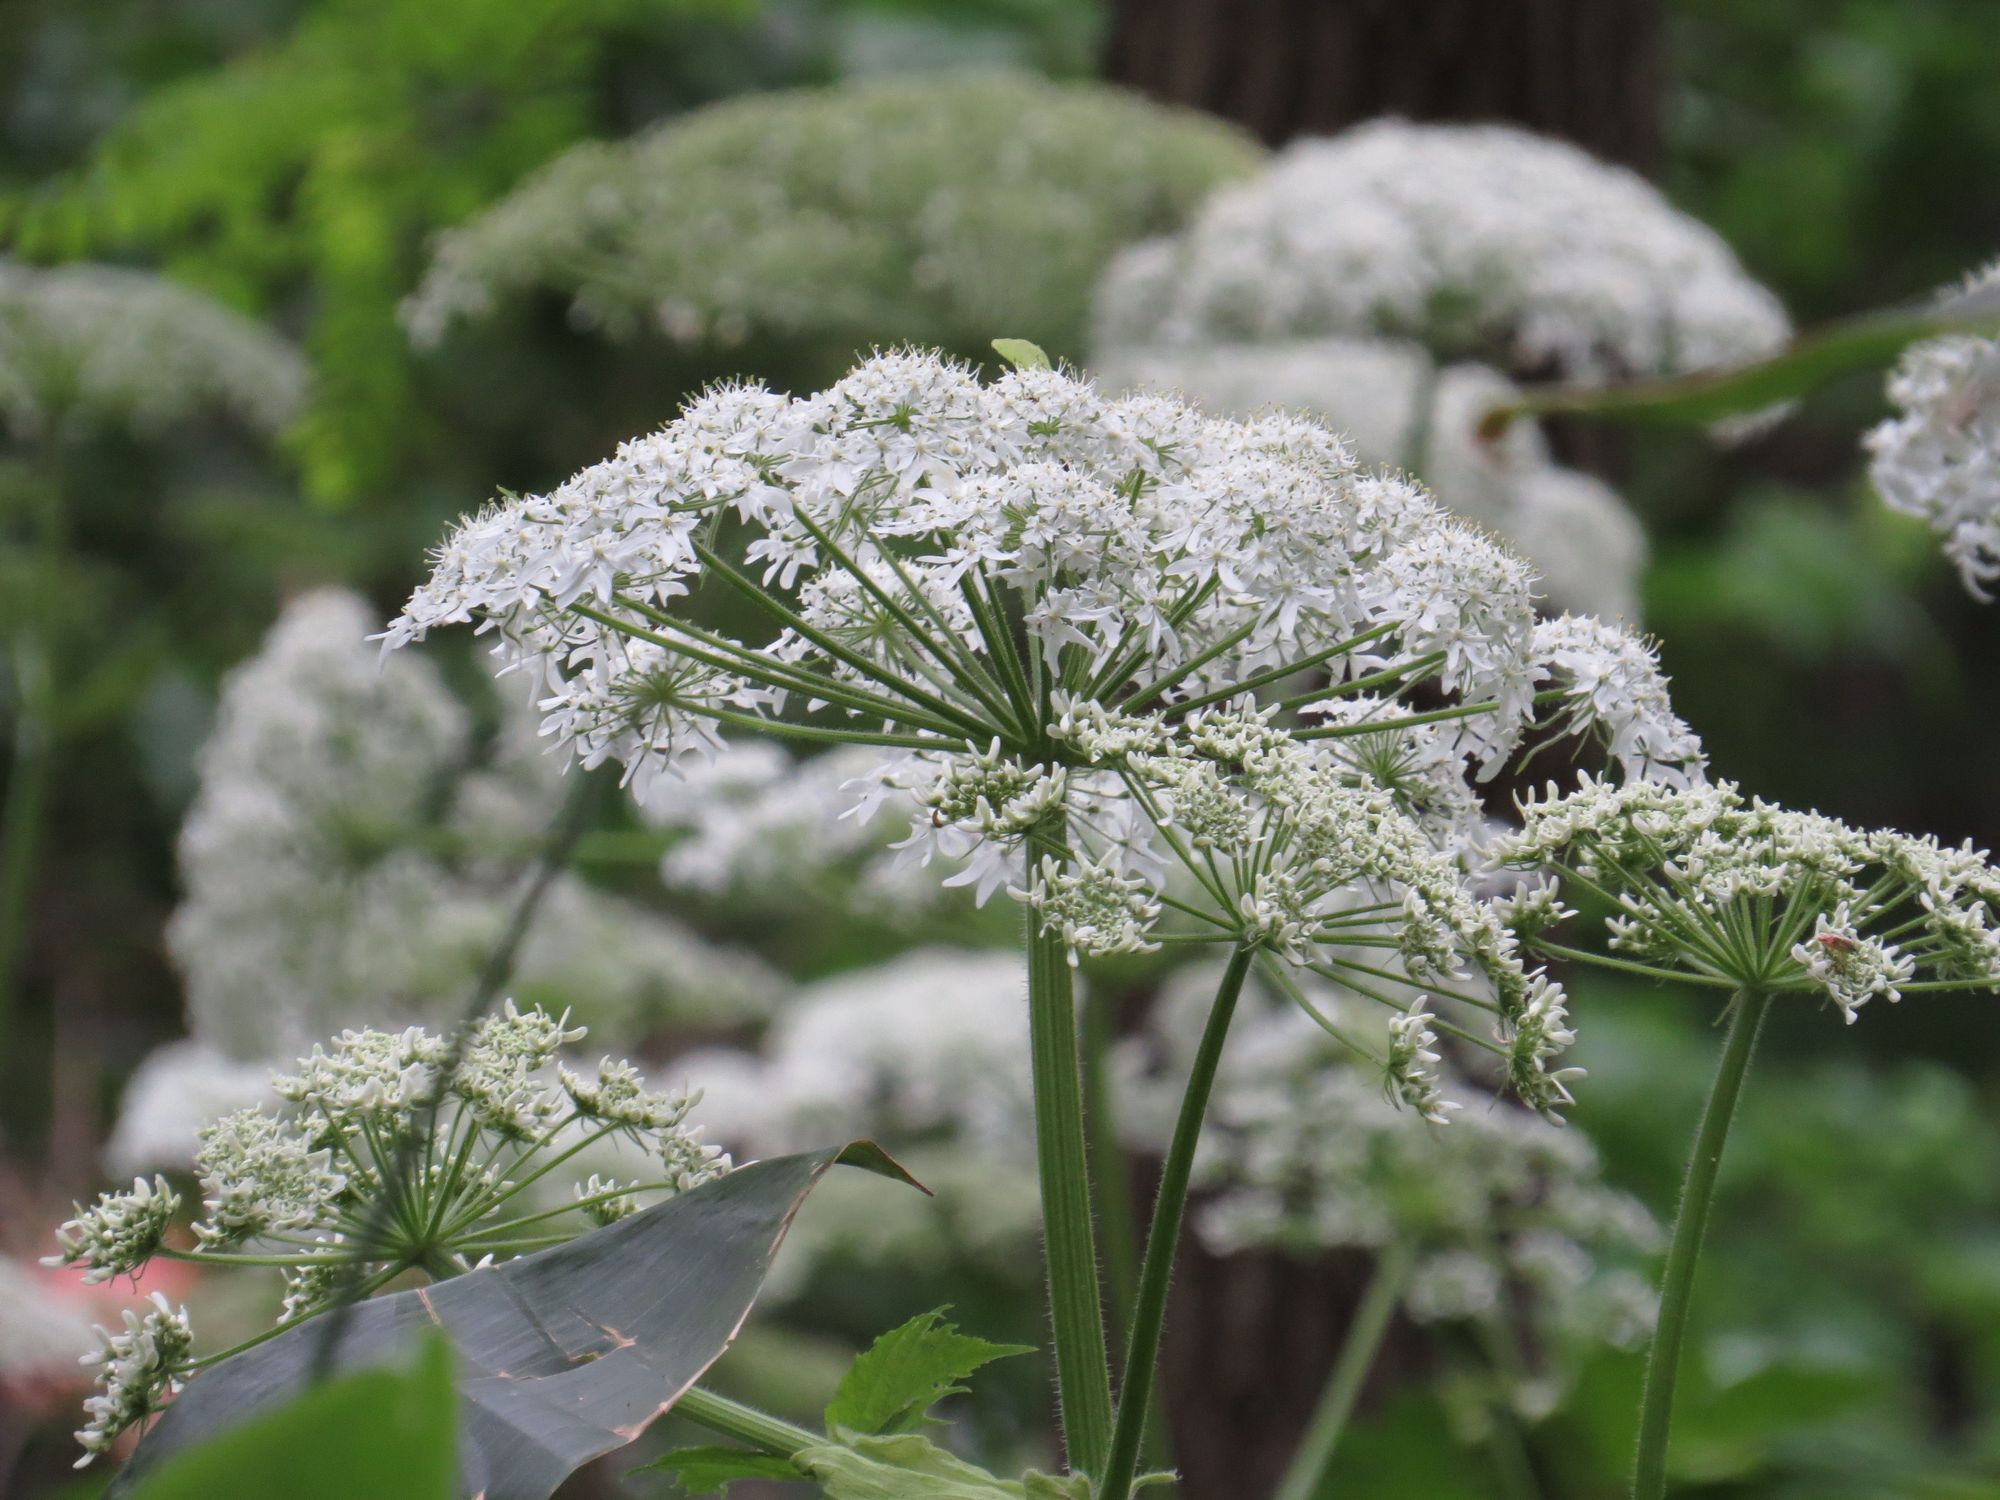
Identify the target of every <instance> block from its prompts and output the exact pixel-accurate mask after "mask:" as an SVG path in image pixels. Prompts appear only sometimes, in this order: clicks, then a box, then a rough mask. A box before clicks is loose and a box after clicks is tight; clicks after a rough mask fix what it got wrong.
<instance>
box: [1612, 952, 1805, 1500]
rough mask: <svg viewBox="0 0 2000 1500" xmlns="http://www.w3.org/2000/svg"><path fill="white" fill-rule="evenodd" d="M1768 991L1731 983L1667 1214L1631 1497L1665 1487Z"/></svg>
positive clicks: (1656, 1499)
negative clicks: (1689, 1346) (1692, 1323)
mask: <svg viewBox="0 0 2000 1500" xmlns="http://www.w3.org/2000/svg"><path fill="white" fill-rule="evenodd" d="M1770 1006H1771V997H1770V995H1769V994H1766V993H1764V992H1762V991H1759V990H1748V989H1744V990H1738V991H1737V992H1736V998H1735V999H1734V1000H1732V1001H1731V1002H1730V1018H1729V1035H1728V1037H1727V1039H1726V1040H1725V1041H1724V1042H1723V1044H1722V1060H1721V1062H1720V1063H1719V1064H1718V1065H1717V1067H1716V1070H1715V1084H1714V1087H1713V1088H1712V1089H1711V1090H1710V1091H1709V1096H1708V1104H1707V1105H1706V1106H1705V1107H1704V1108H1703V1110H1702V1112H1701V1125H1700V1127H1699V1128H1698V1129H1697V1130H1696V1131H1695V1137H1694V1152H1693V1154H1692V1155H1690V1156H1689V1157H1688V1169H1687V1181H1686V1182H1685V1183H1684V1184H1683V1185H1682V1187H1681V1206H1680V1212H1679V1213H1678V1214H1677V1215H1676V1216H1675V1218H1674V1235H1673V1240H1672V1241H1671V1243H1670V1244H1669V1245H1668V1247H1667V1265H1666V1270H1665V1272H1664V1273H1663V1274H1662V1276H1661V1278H1660V1315H1659V1320H1658V1321H1657V1322H1656V1323H1655V1325H1654V1331H1653V1347H1652V1348H1651V1350H1650V1351H1648V1353H1647V1355H1646V1385H1645V1391H1644V1394H1643V1395H1642V1396H1641V1397H1640V1399H1639V1450H1638V1454H1637V1456H1636V1457H1635V1459H1634V1461H1633V1465H1632V1496H1633V1500H1661V1497H1663V1496H1664V1495H1665V1494H1666V1492H1667V1436H1668V1432H1669V1430H1670V1429H1671V1427H1672V1425H1673V1416H1674V1380H1675V1377H1676V1375H1677V1374H1678V1373H1679V1368H1680V1355H1681V1343H1682V1340H1683V1339H1684V1338H1685V1336H1686V1333H1687V1318H1688V1307H1689V1304H1690V1302H1691V1299H1692V1296H1693V1292H1694V1272H1695V1265H1696V1263H1697V1262H1698V1261H1699V1260H1700V1259H1701V1241H1702V1236H1703V1235H1704V1234H1705V1233H1706V1232H1707V1229H1708V1214H1709V1209H1710V1207H1711V1206H1712V1205H1713V1203H1714V1201H1715V1180H1716V1174H1717V1171H1718V1169H1719V1168H1720V1167H1721V1165H1722V1148H1723V1145H1724V1144H1725V1143H1726V1142H1727V1141H1728V1139H1729V1125H1730V1122H1731V1120H1732V1119H1733V1118H1734V1117H1735V1114H1736V1103H1737V1100H1738V1099H1739V1098H1740V1097H1741V1096H1742V1093H1743V1079H1744V1075H1745V1074H1747V1073H1748V1072H1749V1071H1750V1055H1751V1053H1753V1052H1754V1051H1755V1050H1756V1048H1757V1033H1758V1031H1759V1030H1760V1029H1761V1028H1762V1027H1763V1024H1764V1014H1765V1012H1766V1011H1768V1010H1769V1009H1770Z"/></svg>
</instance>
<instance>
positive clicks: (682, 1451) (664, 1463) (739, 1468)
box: [636, 1448, 799, 1495]
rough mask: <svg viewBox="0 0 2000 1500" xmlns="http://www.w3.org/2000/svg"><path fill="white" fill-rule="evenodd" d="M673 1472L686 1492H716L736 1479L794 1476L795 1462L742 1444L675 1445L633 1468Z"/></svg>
mask: <svg viewBox="0 0 2000 1500" xmlns="http://www.w3.org/2000/svg"><path fill="white" fill-rule="evenodd" d="M652 1471H658V1472H660V1473H663V1474H669V1475H672V1476H673V1479H674V1482H675V1483H677V1484H678V1485H680V1487H681V1488H682V1489H684V1490H686V1491H687V1492H688V1493H689V1494H690V1495H719V1494H722V1493H723V1492H724V1491H726V1490H727V1489H728V1488H729V1486H730V1485H731V1484H733V1483H734V1482H735V1481H737V1480H739V1479H797V1478H798V1477H799V1470H798V1465H796V1464H794V1463H792V1462H791V1460H789V1459H784V1458H774V1457H772V1456H771V1455H770V1454H768V1453H752V1452H750V1451H749V1450H748V1449H745V1448H678V1449H676V1450H675V1451H674V1452H672V1453H669V1454H667V1455H666V1456H665V1457H664V1458H659V1459H655V1460H654V1461H653V1462H652V1463H649V1464H644V1465H641V1466H640V1469H639V1470H637V1471H636V1472H640V1473H647V1472H652Z"/></svg>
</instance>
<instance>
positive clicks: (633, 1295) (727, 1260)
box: [106, 1141, 921, 1500]
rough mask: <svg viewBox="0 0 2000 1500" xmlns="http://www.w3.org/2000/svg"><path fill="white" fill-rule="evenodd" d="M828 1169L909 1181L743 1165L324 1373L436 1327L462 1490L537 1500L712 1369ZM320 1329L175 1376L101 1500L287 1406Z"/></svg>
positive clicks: (795, 1165) (561, 1250)
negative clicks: (176, 1386)
mask: <svg viewBox="0 0 2000 1500" xmlns="http://www.w3.org/2000/svg"><path fill="white" fill-rule="evenodd" d="M837 1162H845V1163H848V1164H850V1165H854V1166H859V1167H862V1168H865V1169H867V1170H869V1171H873V1172H877V1173H880V1174H882V1175H884V1176H888V1177H893V1178H896V1179H899V1180H901V1181H903V1182H906V1183H910V1184H911V1185H912V1186H919V1187H920V1186H921V1184H918V1183H917V1182H916V1181H915V1179H914V1178H912V1177H911V1176H910V1175H909V1174H908V1173H907V1172H905V1171H904V1170H903V1169H902V1168H901V1167H900V1166H898V1165H897V1164H896V1163H895V1161H894V1160H893V1159H892V1158H890V1157H889V1156H888V1154H887V1153H886V1152H884V1151H883V1150H882V1149H881V1148H880V1147H879V1146H876V1145H874V1144H873V1143H872V1142H868V1141H859V1142H854V1143H851V1144H849V1145H846V1146H842V1147H837V1148H834V1149H830V1150H826V1151H818V1152H811V1153H808V1154H805V1155H800V1156H786V1157H779V1158H777V1159H775V1160H772V1161H763V1162H753V1163H752V1164H750V1165H749V1166H745V1167H739V1168H738V1169H737V1170H736V1171H734V1172H731V1173H730V1174H729V1175H727V1176H726V1177H723V1178H720V1179H718V1180H717V1181H714V1182H710V1183H705V1184H704V1185H702V1186H701V1187H698V1188H694V1189H692V1190H691V1191H689V1192H685V1193H681V1194H678V1195H676V1196H675V1197H673V1198H669V1199H668V1200H667V1201H666V1202H664V1203H659V1204H655V1205H654V1206H653V1207H651V1208H648V1209H644V1210H642V1211H641V1212H639V1213H636V1214H634V1215H632V1216H631V1217H630V1218H627V1219H621V1220H620V1221H619V1222H617V1223H616V1224H612V1225H610V1226H609V1227H607V1228H604V1229H599V1230H595V1231H593V1232H592V1233H589V1234H586V1235H583V1236H580V1237H579V1238H577V1239H574V1240H571V1241H570V1242H569V1243H567V1244H564V1245H558V1246H556V1247H555V1248H554V1249H551V1250H544V1251H541V1252H540V1253H538V1254H535V1255H529V1256H523V1257H522V1258H521V1259H519V1260H512V1261H508V1262H507V1263H506V1264H504V1265H499V1266H493V1267H490V1268H488V1269H486V1270H481V1271H472V1272H468V1273H467V1274H466V1275H464V1276H460V1277H457V1278H455V1279H454V1280H451V1281H444V1282H439V1283H437V1284H436V1285H433V1286H428V1287H424V1288H421V1289H419V1290H416V1291H410V1292H398V1293H395V1294H393V1295H390V1296H386V1297H377V1298H374V1299H372V1300H370V1301H367V1302H363V1303H360V1304H358V1305H356V1306H355V1307H353V1308H351V1309H350V1310H349V1313H348V1316H347V1318H346V1320H345V1326H344V1327H343V1328H342V1329H341V1331H340V1340H339V1344H338V1347H337V1348H336V1349H335V1350H334V1351H333V1352H332V1358H331V1360H330V1362H329V1368H331V1369H332V1370H335V1371H351V1370H359V1369H366V1368H370V1367H372V1366H376V1365H380V1364H383V1363H385V1362H387V1361H389V1360H392V1359H396V1358H400V1357H405V1355H406V1351H407V1350H408V1348H409V1347H410V1345H411V1344H412V1342H413V1341H414V1340H415V1339H416V1337H417V1336H418V1335H420V1334H421V1333H422V1332H424V1331H425V1330H427V1329H429V1328H432V1327H435V1328H438V1329H441V1330H442V1331H443V1332H444V1335H445V1337H446V1339H447V1341H448V1342H449V1343H450V1344H451V1347H452V1351H453V1355H454V1358H455V1362H456V1368H457V1370H458V1392H457V1394H458V1469H459V1482H458V1488H459V1493H460V1494H462V1495H466V1496H470V1497H475V1500H547V1497H548V1496H549V1495H550V1494H552V1493H553V1492H554V1490H555V1488H556V1486H557V1485H559V1484H561V1483H562V1482H563V1480H564V1479H566V1478H567V1477H568V1476H569V1475H570V1474H571V1473H572V1472H574V1471H575V1470H576V1469H577V1468H578V1467H579V1466H581V1465H582V1464H585V1463H587V1462H589V1461H590V1460H591V1459H593V1458H596V1457H598V1456H600V1455H601V1454H605V1453H609V1452H611V1451H613V1450H614V1449H617V1448H621V1447H623V1446H624V1445H625V1444H627V1443H629V1442H631V1441H632V1440H633V1439H634V1438H636V1437H637V1436H638V1435H639V1434H640V1433H641V1432H643V1431H645V1429H646V1428H647V1427H648V1426H649V1425H650V1424H651V1423H652V1422H653V1421H654V1419H655V1418H657V1417H659V1416H661V1415H662V1414H664V1413H665V1412H667V1411H669V1410H670V1409H671V1408H672V1407H673V1405H674V1403H675V1402H676V1401H678V1400H679V1399H680V1398H681V1396H682V1395H683V1394H684V1393H685V1392H686V1391H687V1389H688V1388H689V1387H690V1386H692V1385H693V1384H694V1383H695V1381H696V1380H698V1379H700V1378H701V1376H702V1374H703V1373H704V1372H706V1371H707V1369H708V1367H709V1366H710V1365H712V1364H714V1363H715V1361H716V1360H717V1359H718V1358H720V1357H721V1355H722V1353H723V1351H724V1350H725V1349H727V1348H728V1347H729V1345H730V1342H731V1341H732V1340H733V1339H734V1338H735V1337H736V1334H737V1331H738V1330H739V1329H740V1328H741V1327H742V1326H743V1321H744V1319H745V1318H746V1317H747V1316H748V1314H749V1311H750V1307H751V1305H752V1303H754V1302H755V1301H756V1298H757V1293H758V1291H759V1289H760V1288H761V1287H762V1286H763V1282H764V1278H765V1276H766V1275H767V1274H768V1273H769V1271H770V1269H771V1262H772V1259H773V1257H774V1256H775V1255H776V1253H777V1250H778V1246H779V1245H780V1243H781V1242H782V1241H783V1239H784V1236H785V1231H786V1230H787V1229H788V1228H789V1227H790V1225H791V1222H792V1217H793V1215H794V1214H796V1213H797V1212H798V1209H799V1205H800V1204H802V1203H803V1202H804V1201H805V1199H806V1195H807V1194H808V1193H810V1192H811V1191H812V1189H813V1188H814V1186H815V1185H817V1184H818V1182H819V1181H820V1179H821V1178H822V1177H824V1176H825V1175H826V1173H827V1172H828V1171H829V1170H830V1169H831V1168H832V1167H833V1166H834V1165H835V1163H837ZM323 1332H324V1327H323V1324H322V1322H321V1320H319V1319H314V1320H312V1321H310V1322H307V1323H304V1324H301V1325H300V1326H299V1327H297V1328H293V1329H289V1330H287V1331H286V1332H284V1333H281V1334H279V1335H278V1336H277V1337H276V1338H274V1339H272V1340H270V1342H268V1343H264V1344H259V1345H258V1346H257V1347H255V1348H253V1349H247V1350H245V1351H244V1352H243V1353H241V1354H238V1355H236V1356H235V1357H233V1358H231V1359H227V1360H224V1361H223V1362H222V1363H221V1364H218V1365H216V1366H215V1367H214V1368H213V1369H211V1370H208V1371H205V1372H204V1373H202V1374H201V1375H199V1376H197V1377H196V1378H195V1379H194V1380H192V1381H191V1382H189V1384H188V1388H187V1389H186V1390H185V1391H184V1392H182V1393H181V1395H180V1396H179V1398H178V1399H176V1400H175V1401H173V1402H172V1403H171V1404H170V1405H169V1406H168V1407H167V1409H166V1411H165V1412H164V1413H162V1415H161V1417H160V1419H159V1421H158V1422H157V1423H156V1424H155V1425H154V1427H153V1429H152V1431H150V1432H149V1433H147V1434H146V1436H145V1438H144V1439H143V1440H142V1441H141V1442H140V1444H139V1447H138V1450H137V1451H136V1452H135V1453H134V1454H133V1457H132V1461H131V1462H130V1463H129V1464H127V1465H126V1467H125V1470H124V1472H123V1473H121V1474H120V1475H119V1476H118V1478H117V1479H116V1480H115V1481H114V1482H113V1484H112V1485H111V1488H110V1489H109V1490H108V1491H107V1492H106V1493H107V1496H108V1497H115V1496H119V1495H124V1494H126V1493H128V1492H129V1491H130V1490H131V1489H132V1487H133V1486H134V1485H136V1484H137V1483H138V1482H139V1481H140V1480H141V1479H143V1478H144V1477H145V1476H146V1475H147V1474H148V1473H150V1472H152V1471H153V1470H154V1469H156V1468H158V1467H159V1466H160V1465H161V1464H163V1463H164V1462H165V1461H166V1460H167V1459H169V1458H171V1457H172V1456H174V1455H175V1454H178V1453H180V1452H182V1451H184V1450H186V1449H188V1448H191V1447H193V1446H194V1445H196V1444H198V1443H200V1442H202V1441H204V1440H205V1439H208V1438H211V1437H214V1436H215V1435H216V1434H217V1433H220V1432H224V1431H227V1430H229V1429H231V1428H233V1427H236V1426H238V1425H239V1424H241V1423H243V1422H244V1421H246V1420H248V1419H249V1418H251V1417H253V1416H255V1415H257V1414H258V1413H260V1412H264V1411H268V1410H270V1409H272V1408H274V1407H276V1406H279V1405H282V1404H283V1403H284V1402H285V1401H287V1400H288V1399H290V1398H291V1397H293V1396H296V1395H297V1394H298V1393H299V1392H300V1391H301V1390H303V1389H304V1388H305V1387H306V1386H307V1385H308V1384H309V1383H310V1382H311V1381H312V1379H313V1378H314V1373H315V1368H314V1367H315V1361H316V1359H318V1358H319V1356H320V1353H321V1351H320V1344H321V1341H322V1334H323ZM355 1438H356V1441H362V1442H365V1441H367V1434H365V1433H357V1434H355Z"/></svg>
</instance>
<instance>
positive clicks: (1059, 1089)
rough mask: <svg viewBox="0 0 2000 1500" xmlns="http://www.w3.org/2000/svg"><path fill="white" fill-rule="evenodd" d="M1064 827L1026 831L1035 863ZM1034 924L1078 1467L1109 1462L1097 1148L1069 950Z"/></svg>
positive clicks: (1069, 1427)
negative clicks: (1091, 1141)
mask: <svg viewBox="0 0 2000 1500" xmlns="http://www.w3.org/2000/svg"><path fill="white" fill-rule="evenodd" d="M1062 841H1063V835H1062V831H1061V830H1060V829H1055V830H1051V831H1049V832H1048V833H1046V834H1043V833H1037V834H1035V835H1032V836H1030V838H1029V840H1028V867H1029V869H1030V870H1034V869H1037V868H1038V867H1039V866H1040V864H1041V860H1042V856H1043V855H1044V854H1045V853H1051V852H1053V851H1054V850H1056V849H1059V848H1060V847H1061V846H1062ZM1027 924H1028V937H1027V942H1028V1032H1029V1044H1030V1049H1031V1051H1032V1054H1033V1059H1034V1086H1035V1158H1036V1166H1037V1169H1038V1172H1039V1176H1040V1179H1041V1189H1042V1243H1043V1254H1044V1256H1045V1258H1046V1260H1047V1263H1048V1281H1049V1322H1050V1325H1051V1329H1052V1332H1053V1334H1054V1339H1055V1354H1056V1399H1057V1402H1058V1404H1059V1406H1060V1408H1061V1417H1062V1429H1063V1440H1064V1442H1065V1443H1066V1444H1067V1446H1068V1449H1069V1461H1070V1466H1071V1467H1072V1468H1076V1469H1081V1470H1082V1471H1084V1472H1085V1473H1087V1474H1093V1475H1094V1474H1098V1473H1101V1472H1102V1471H1103V1465H1104V1458H1105V1454H1106V1452H1107V1450H1108V1449H1109V1447H1110V1440H1111V1364H1110V1359H1109V1357H1108V1355H1107V1354H1106V1351H1105V1345H1104V1305H1103V1297H1102V1293H1101V1291H1100V1289H1099V1286H1098V1280H1097V1243H1096V1237H1095V1234H1094V1232H1093V1229H1092V1226H1091V1204H1090V1151H1089V1146H1088V1143H1087V1141H1086V1140H1085V1136H1084V1127H1083V1082H1082V1076H1081V1072H1080V1069H1079V1067H1078V1061H1077V1028H1076V1003H1075V998H1074V996H1073V994H1072V991H1071V976H1070V967H1069V954H1068V952H1067V950H1066V949H1065V948H1064V946H1063V940H1062V936H1061V934H1060V933H1057V934H1049V933H1046V932H1044V931H1043V930H1042V923H1041V920H1040V918H1039V917H1037V916H1036V915H1035V913H1034V911H1033V910H1032V909H1030V910H1029V912H1028V914H1027Z"/></svg>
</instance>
